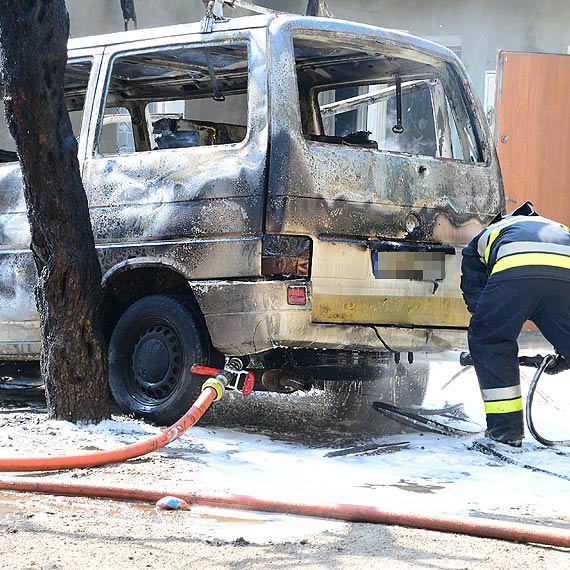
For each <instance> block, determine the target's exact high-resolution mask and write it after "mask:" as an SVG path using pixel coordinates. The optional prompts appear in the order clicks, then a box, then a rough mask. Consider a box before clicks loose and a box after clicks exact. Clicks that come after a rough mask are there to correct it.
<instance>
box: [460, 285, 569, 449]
mask: <svg viewBox="0 0 570 570" xmlns="http://www.w3.org/2000/svg"><path fill="white" fill-rule="evenodd" d="M527 320H531V321H533V322H534V323H535V324H536V326H537V327H538V328H539V329H540V331H541V332H542V334H543V335H544V337H545V338H546V339H547V340H548V341H549V342H550V343H551V344H552V345H553V346H554V348H556V349H557V350H558V352H560V353H561V354H562V355H563V356H564V357H565V358H566V360H568V361H569V362H570V282H568V281H562V280H554V279H547V278H544V279H541V278H536V277H529V278H522V279H511V280H499V281H493V279H492V278H491V280H490V282H489V283H487V286H486V287H485V289H484V290H483V292H482V294H481V297H480V298H479V302H478V303H477V308H476V310H475V314H474V315H473V316H472V318H471V323H470V325H469V351H470V352H471V356H472V358H473V364H474V366H475V371H476V373H477V378H478V380H479V386H480V388H481V394H482V396H483V401H484V403H485V413H486V415H487V433H488V435H489V436H490V437H492V438H493V439H496V440H498V441H504V442H513V441H517V440H518V441H520V440H521V439H522V437H523V435H524V421H523V404H522V398H521V388H520V376H519V364H518V344H517V339H518V336H519V334H520V332H521V330H522V327H523V325H524V323H525V321H527Z"/></svg>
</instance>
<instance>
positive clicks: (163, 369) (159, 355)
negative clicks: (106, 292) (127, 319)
mask: <svg viewBox="0 0 570 570" xmlns="http://www.w3.org/2000/svg"><path fill="white" fill-rule="evenodd" d="M129 356H130V358H129V360H130V367H131V370H130V374H129V377H130V379H131V382H130V384H131V386H130V388H131V389H130V392H131V395H132V396H133V397H134V398H136V399H137V400H139V401H140V402H141V403H143V404H144V405H147V406H148V405H159V404H160V403H162V402H164V401H165V400H167V399H168V398H169V397H170V396H171V395H172V393H173V392H174V391H175V390H176V388H177V386H178V385H179V383H180V381H181V379H182V375H183V372H184V352H183V349H182V343H181V341H180V337H179V336H178V333H177V332H176V330H175V329H174V328H173V327H172V326H170V325H169V324H166V323H151V324H149V325H147V326H145V327H144V328H142V329H140V333H139V334H138V336H137V337H136V340H135V342H134V343H133V345H132V351H131V352H130V355H129Z"/></svg>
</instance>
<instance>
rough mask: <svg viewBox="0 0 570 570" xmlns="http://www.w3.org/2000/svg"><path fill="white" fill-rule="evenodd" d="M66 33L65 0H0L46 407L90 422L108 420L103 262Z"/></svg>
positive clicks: (2, 54) (54, 414)
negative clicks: (73, 116)
mask: <svg viewBox="0 0 570 570" xmlns="http://www.w3.org/2000/svg"><path fill="white" fill-rule="evenodd" d="M68 34H69V17H68V14H67V10H66V7H65V2H64V0H0V58H1V59H0V64H1V66H2V68H3V69H2V71H3V77H4V83H5V105H6V120H7V122H8V126H9V128H10V132H11V133H12V136H13V137H14V139H15V141H16V147H17V151H18V156H19V159H20V165H21V167H22V177H23V189H24V196H25V199H26V206H27V214H28V221H29V223H30V230H31V238H32V241H31V250H32V253H33V256H34V261H35V264H36V269H37V272H38V281H37V285H36V304H37V308H38V312H39V315H40V327H41V335H42V355H41V372H42V377H43V379H44V382H45V385H46V397H47V406H48V413H49V416H50V417H51V418H55V419H60V420H68V421H72V422H81V423H89V422H95V423H97V422H99V421H101V420H102V419H105V418H108V417H109V396H108V388H107V360H106V347H105V342H104V339H103V335H102V332H101V327H100V303H101V269H100V267H99V262H98V260H97V256H96V253H95V245H94V240H93V232H92V229H91V222H90V219H89V210H88V205H87V199H86V197H85V192H84V190H83V185H82V182H81V175H80V171H79V163H78V160H77V142H76V140H75V137H74V135H73V131H72V127H71V122H70V120H69V115H68V113H67V109H66V105H65V100H64V92H63V86H64V73H65V64H66V60H67V38H68Z"/></svg>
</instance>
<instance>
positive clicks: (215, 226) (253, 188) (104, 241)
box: [85, 29, 267, 279]
mask: <svg viewBox="0 0 570 570" xmlns="http://www.w3.org/2000/svg"><path fill="white" fill-rule="evenodd" d="M265 41H266V36H265V31H264V30H263V29H260V30H257V29H253V30H243V31H234V32H232V33H227V32H224V31H215V32H213V33H211V34H208V35H201V34H197V33H196V34H187V35H184V36H169V37H164V38H158V39H155V40H152V41H151V40H146V41H137V42H131V43H129V44H121V45H116V46H109V47H108V48H107V49H106V51H105V58H104V67H105V72H104V74H103V75H102V78H101V81H100V85H99V87H98V94H97V97H98V100H100V101H101V107H100V109H99V110H98V112H97V113H94V116H93V118H92V131H91V133H90V137H91V138H90V150H89V156H88V157H87V159H86V162H85V179H86V189H87V193H88V199H89V204H90V208H91V216H92V221H93V228H94V234H95V239H96V242H97V244H98V247H99V248H100V250H101V262H102V268H103V272H104V273H107V275H106V277H108V276H109V274H110V272H114V271H119V270H121V268H124V267H126V266H127V265H128V266H129V267H130V268H133V267H135V266H140V267H148V266H151V265H159V264H164V265H167V266H169V267H170V268H171V269H172V270H174V271H176V272H178V273H179V274H180V275H182V276H183V277H185V278H186V279H204V278H230V277H244V276H251V275H259V274H260V271H261V269H260V265H261V262H260V257H261V254H260V252H261V231H262V220H263V208H262V206H261V205H262V203H263V200H264V191H265V171H266V167H265V159H266V149H267V89H266V76H265V73H266V70H265V63H264V47H265Z"/></svg>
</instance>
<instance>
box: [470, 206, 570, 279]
mask: <svg viewBox="0 0 570 570" xmlns="http://www.w3.org/2000/svg"><path fill="white" fill-rule="evenodd" d="M477 251H478V253H479V257H480V258H481V261H482V262H483V263H484V264H485V265H486V266H487V268H488V269H487V272H488V274H489V275H493V274H494V273H498V272H499V271H504V270H507V269H513V268H515V267H526V266H537V265H538V266H549V267H561V268H564V269H570V234H569V233H568V228H567V227H566V226H565V225H564V224H561V223H559V222H555V221H553V220H549V219H548V218H543V217H542V216H514V217H512V218H505V219H503V220H501V221H500V222H497V223H495V224H492V225H491V226H489V227H488V228H487V229H486V230H485V231H484V232H483V233H482V234H481V235H480V236H479V239H478V240H477Z"/></svg>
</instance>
